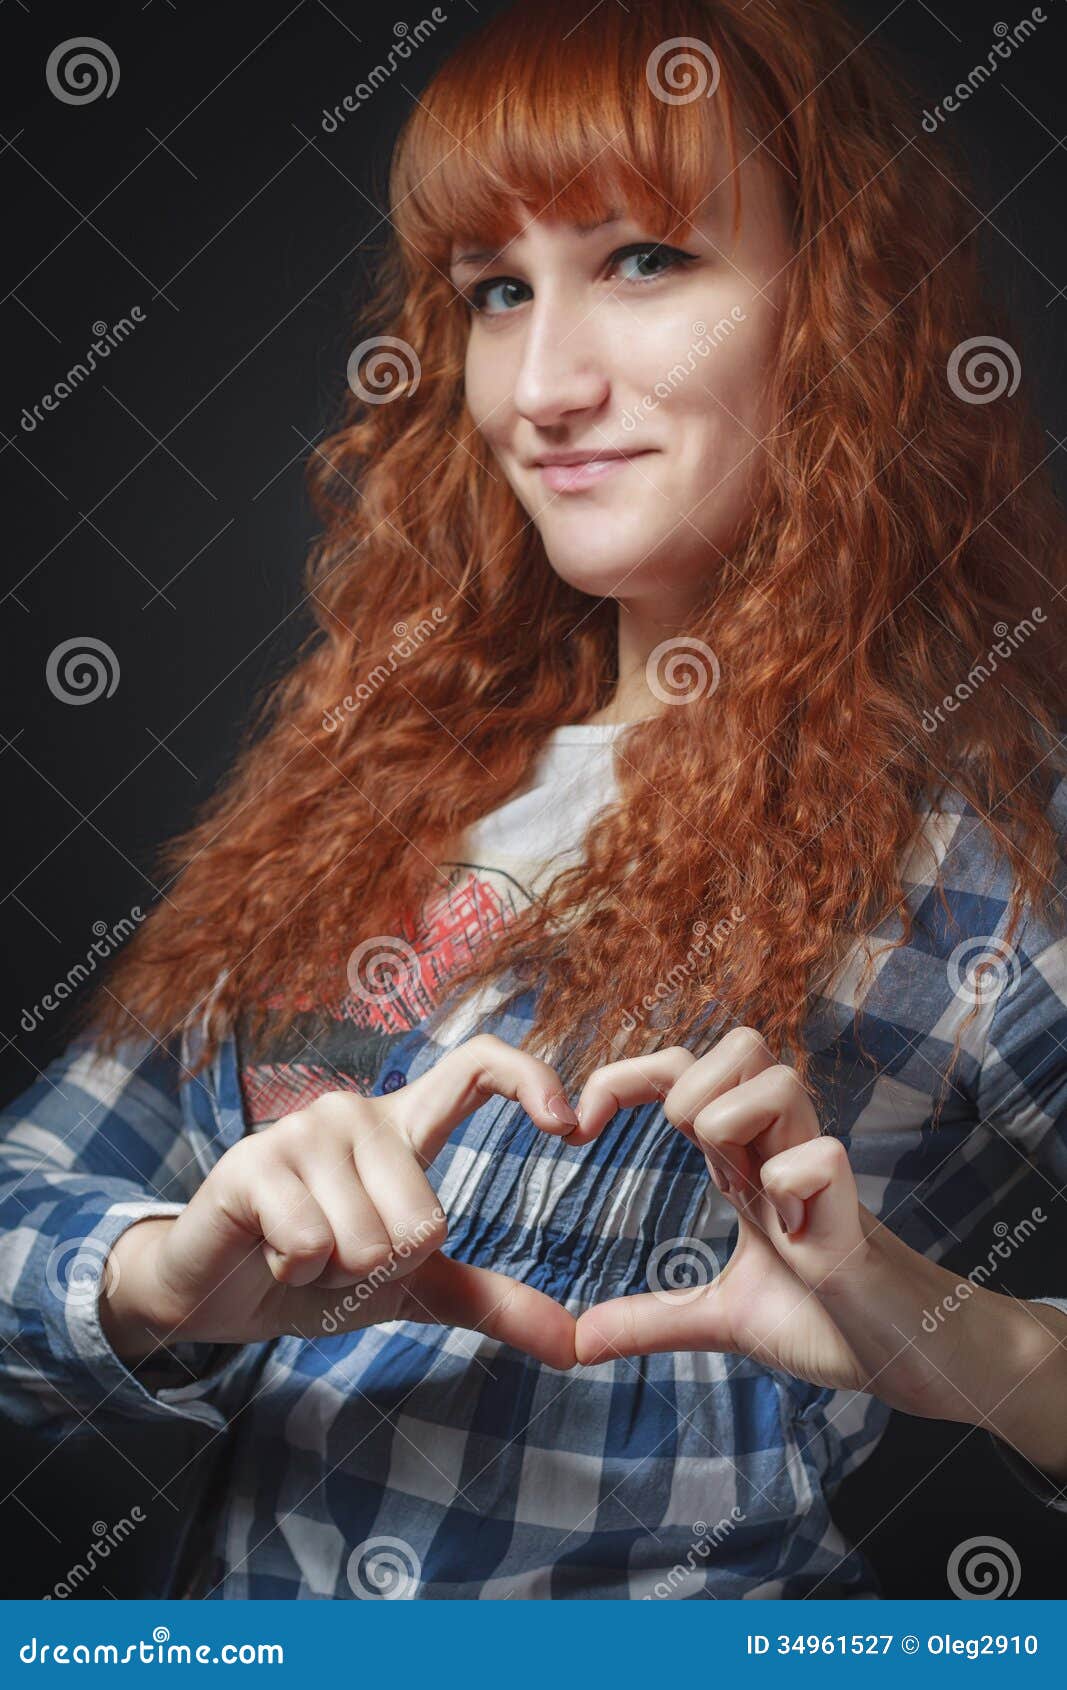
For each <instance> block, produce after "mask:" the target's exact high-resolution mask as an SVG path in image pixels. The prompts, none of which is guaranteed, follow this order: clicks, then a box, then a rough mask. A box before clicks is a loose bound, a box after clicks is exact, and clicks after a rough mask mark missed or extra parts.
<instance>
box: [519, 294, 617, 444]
mask: <svg viewBox="0 0 1067 1690" xmlns="http://www.w3.org/2000/svg"><path fill="white" fill-rule="evenodd" d="M608 392H609V382H608V377H607V371H606V369H605V366H604V360H603V358H602V357H601V354H600V350H599V346H598V341H597V333H596V328H595V326H594V322H593V319H592V317H591V316H590V315H588V314H587V313H583V312H582V311H581V310H580V309H579V308H578V306H577V305H575V306H574V307H573V308H568V307H567V306H566V305H565V304H564V303H563V301H561V300H555V299H552V298H550V297H548V296H547V295H545V294H542V295H541V296H540V298H538V299H537V300H535V302H534V304H533V307H532V310H531V311H530V314H529V318H528V325H527V329H526V338H525V342H524V344H523V348H522V357H521V362H520V364H519V369H518V373H517V376H516V379H515V392H514V403H515V409H516V410H517V411H518V412H519V413H520V415H521V416H524V417H525V418H526V419H527V421H529V422H531V423H534V424H536V425H537V427H539V428H550V427H551V426H552V425H553V424H554V423H560V422H563V421H565V420H567V419H568V418H569V417H570V415H571V413H572V412H586V411H594V412H595V411H598V410H600V409H601V408H602V406H603V405H604V402H605V400H606V399H607V396H608Z"/></svg>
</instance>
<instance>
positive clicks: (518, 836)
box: [237, 722, 628, 1126]
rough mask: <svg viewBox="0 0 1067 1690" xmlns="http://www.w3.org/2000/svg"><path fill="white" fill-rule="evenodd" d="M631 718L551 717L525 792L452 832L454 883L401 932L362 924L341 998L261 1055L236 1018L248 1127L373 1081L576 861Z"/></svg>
mask: <svg viewBox="0 0 1067 1690" xmlns="http://www.w3.org/2000/svg"><path fill="white" fill-rule="evenodd" d="M627 725H628V724H627V723H625V722H618V723H616V722H580V723H568V724H567V725H566V726H564V727H561V728H556V729H555V730H554V731H553V732H552V733H551V734H550V735H549V736H548V738H547V739H546V741H545V743H544V745H543V746H542V748H541V753H540V755H539V757H538V758H537V760H536V762H535V763H534V765H533V767H532V768H531V770H530V778H529V780H528V781H527V782H526V784H525V785H524V787H523V789H522V791H521V792H518V793H514V794H513V795H512V796H511V797H510V798H509V799H507V800H506V802H505V803H503V804H501V805H499V807H498V808H497V809H495V810H492V811H490V812H489V813H488V814H487V815H485V816H482V817H481V818H480V819H479V820H478V821H477V822H475V823H473V824H472V826H470V827H469V828H467V829H466V830H465V832H464V833H463V834H462V835H461V837H460V838H459V840H458V841H453V843H452V847H451V849H450V850H449V852H448V855H447V856H446V857H445V858H444V860H443V861H442V863H441V865H440V866H441V868H442V869H443V870H444V872H445V873H447V875H448V877H449V878H448V882H447V884H442V885H441V886H440V887H439V889H438V890H437V891H435V892H433V893H431V894H430V896H429V897H428V898H427V899H426V901H425V902H424V904H423V906H422V908H421V910H420V911H418V912H417V914H414V915H413V914H411V913H409V914H408V915H407V916H406V917H405V918H404V920H403V921H402V922H400V923H398V928H397V932H396V934H395V935H393V934H387V935H378V936H372V938H371V939H368V938H367V936H365V935H360V939H361V941H363V942H364V943H365V945H366V951H365V954H364V957H363V960H362V961H360V962H359V963H358V964H357V965H356V966H355V967H354V968H353V967H350V970H349V981H350V984H351V985H352V989H351V990H350V991H349V992H348V994H347V995H343V996H342V995H341V993H340V992H339V1001H337V1002H335V1003H332V1004H328V1005H323V1006H322V1008H321V1009H320V1010H316V1011H309V1012H308V1013H306V1014H299V1015H297V1016H295V1017H294V1019H293V1021H292V1023H291V1025H290V1026H288V1027H287V1028H285V1029H283V1030H282V1031H281V1032H280V1033H279V1034H278V1035H277V1036H276V1037H275V1038H274V1040H273V1041H272V1043H271V1045H270V1048H269V1049H267V1050H266V1051H260V1052H257V1053H255V1056H254V1057H253V1056H252V1055H251V1054H246V1052H245V1051H244V1050H243V1049H242V1042H243V1041H242V1036H241V1031H240V1027H239V1028H238V1035H237V1041H238V1061H239V1065H240V1072H241V1084H242V1091H243V1094H244V1106H245V1111H246V1114H247V1116H248V1118H249V1121H250V1122H251V1124H252V1125H253V1126H266V1125H267V1124H268V1123H269V1122H270V1121H274V1120H277V1119H278V1118H279V1117H280V1116H281V1115H285V1114H288V1113H290V1112H291V1111H292V1110H294V1109H298V1108H303V1107H305V1106H306V1105H307V1104H308V1103H310V1102H312V1101H313V1100H314V1098H316V1097H319V1096H321V1095H322V1093H323V1092H325V1091H335V1090H338V1089H350V1090H354V1091H359V1092H362V1093H364V1094H366V1093H367V1092H369V1090H370V1088H371V1087H372V1086H373V1084H374V1082H375V1079H376V1077H377V1075H378V1073H379V1072H380V1071H381V1069H382V1065H383V1063H384V1062H386V1061H387V1059H388V1047H389V1044H390V1043H392V1042H395V1041H396V1040H397V1039H398V1038H399V1037H401V1036H402V1035H403V1034H405V1033H406V1032H408V1031H410V1029H411V1028H413V1027H415V1026H417V1025H418V1024H419V1022H420V1021H422V1020H423V1019H425V1017H426V1015H427V1014H428V1013H429V1012H430V1010H431V1009H432V1008H433V1007H434V1005H435V1004H436V1002H437V1001H438V1000H439V999H440V997H441V996H442V994H443V990H444V987H445V986H446V984H447V981H448V978H449V976H450V975H451V974H452V973H454V972H455V970H456V969H457V968H458V967H460V966H461V965H463V964H464V963H466V962H467V960H468V959H469V957H470V956H471V954H472V953H473V952H474V951H475V950H476V949H477V948H478V946H479V945H480V944H481V943H483V942H484V940H485V939H486V938H488V937H489V936H490V935H491V934H492V933H493V932H496V931H498V930H499V928H500V927H501V926H502V925H503V924H505V923H507V922H509V921H511V920H513V919H514V917H515V916H516V915H517V914H519V913H520V912H521V911H522V910H523V909H525V908H526V906H527V905H528V904H529V903H530V901H531V899H532V898H533V897H534V896H535V895H537V894H538V893H543V892H544V890H545V889H546V887H547V886H548V884H549V882H550V881H551V880H552V879H553V878H554V876H555V875H556V874H558V873H559V871H560V870H561V869H562V868H565V867H568V866H569V865H570V864H571V863H573V862H575V861H578V860H580V858H581V854H582V849H583V841H584V838H585V834H586V832H587V831H588V828H589V825H590V822H591V821H592V819H593V817H594V815H596V814H597V812H598V811H599V810H601V809H602V808H603V807H604V805H606V804H608V803H610V802H611V801H612V799H613V798H614V797H615V796H616V795H617V787H616V782H615V774H614V767H613V763H614V759H613V755H612V747H613V743H614V741H615V739H616V737H617V736H618V735H619V734H620V733H621V732H622V731H623V729H624V728H625V727H626V726H627ZM383 957H385V958H386V959H387V966H386V969H385V971H384V972H383V969H382V966H381V958H383ZM390 968H391V969H392V970H393V973H392V974H390V972H389V969H390ZM342 984H343V983H342ZM496 991H497V988H495V987H494V986H492V985H490V986H489V987H487V988H486V989H485V991H484V992H482V993H477V994H475V995H474V996H473V997H472V998H471V999H469V1000H468V1002H467V1004H466V1005H464V1006H462V1007H461V1010H460V1012H459V1013H460V1015H461V1017H462V1018H463V1023H464V1024H467V1023H470V1024H473V1020H474V1018H475V1017H476V1016H477V1015H478V1014H480V1013H481V1011H482V1010H483V1009H484V1008H486V1007H488V1005H489V1004H490V1003H491V1002H492V1000H493V997H494V995H495V994H496ZM441 1036H442V1037H453V1036H459V1037H462V1036H464V1034H463V1031H462V1028H461V1026H460V1024H459V1023H458V1022H457V1023H456V1024H455V1025H451V1024H449V1023H446V1024H444V1025H443V1026H442V1029H441Z"/></svg>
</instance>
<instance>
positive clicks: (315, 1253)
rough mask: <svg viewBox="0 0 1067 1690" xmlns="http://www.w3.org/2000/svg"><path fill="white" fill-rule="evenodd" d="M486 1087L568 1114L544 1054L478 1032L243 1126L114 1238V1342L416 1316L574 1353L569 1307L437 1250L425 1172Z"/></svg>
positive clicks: (543, 1124)
mask: <svg viewBox="0 0 1067 1690" xmlns="http://www.w3.org/2000/svg"><path fill="white" fill-rule="evenodd" d="M494 1094H496V1095H499V1096H501V1097H511V1098H514V1099H516V1100H517V1101H518V1102H519V1103H521V1104H522V1106H523V1108H524V1109H525V1110H526V1112H527V1114H528V1115H529V1116H530V1118H531V1120H532V1121H533V1122H534V1124H535V1125H536V1126H538V1127H540V1128H541V1129H542V1131H544V1132H547V1133H556V1134H561V1135H562V1134H564V1133H566V1132H567V1131H568V1129H569V1127H570V1126H571V1125H572V1124H573V1122H574V1120H575V1116H574V1113H573V1111H572V1110H571V1108H570V1106H569V1105H568V1103H567V1101H566V1099H565V1097H564V1096H563V1092H562V1088H561V1085H560V1081H559V1078H558V1076H557V1075H556V1074H555V1072H554V1071H553V1070H552V1069H551V1068H550V1067H549V1066H548V1065H547V1063H544V1062H541V1061H539V1060H538V1059H537V1058H535V1057H533V1056H531V1055H529V1054H528V1053H526V1052H523V1051H518V1050H514V1049H513V1048H512V1047H511V1046H510V1045H508V1044H506V1043H505V1042H504V1041H503V1040H502V1039H498V1038H495V1037H494V1036H492V1035H491V1034H481V1035H478V1036H477V1037H475V1038H472V1039H469V1040H468V1041H467V1042H466V1043H465V1044H463V1045H460V1046H458V1047H457V1048H456V1049H455V1050H453V1051H450V1052H449V1054H448V1055H447V1056H445V1057H443V1058H442V1059H441V1061H440V1062H438V1063H436V1064H435V1065H434V1067H433V1068H432V1069H430V1070H428V1071H427V1072H426V1073H425V1074H422V1075H420V1077H419V1078H418V1079H417V1080H414V1081H413V1082H412V1083H411V1084H410V1085H408V1086H405V1087H403V1088H402V1089H401V1090H400V1091H397V1092H392V1093H390V1094H389V1095H388V1096H387V1097H373V1098H368V1097H362V1096H360V1095H358V1094H357V1093H354V1092H348V1091H335V1092H328V1093H326V1094H325V1096H323V1097H320V1098H317V1099H316V1100H315V1102H314V1103H312V1104H310V1105H309V1107H308V1108H306V1109H301V1110H297V1111H296V1112H295V1113H293V1114H290V1115H286V1116H284V1117H283V1118H282V1119H281V1120H279V1121H276V1122H275V1123H274V1124H273V1125H272V1126H269V1127H266V1128H264V1129H262V1130H261V1131H259V1132H256V1133H252V1134H250V1135H248V1136H247V1137H246V1138H243V1139H240V1140H239V1141H238V1142H237V1143H236V1144H235V1145H233V1146H232V1147H231V1148H230V1149H229V1150H227V1151H226V1152H225V1154H224V1155H223V1156H222V1157H220V1159H219V1161H218V1162H217V1163H216V1164H215V1166H214V1167H213V1168H212V1170H211V1172H210V1174H209V1175H208V1176H207V1178H206V1179H205V1180H204V1182H203V1184H202V1185H201V1186H200V1187H199V1188H198V1189H197V1191H196V1192H195V1193H194V1195H193V1197H192V1198H191V1199H190V1201H189V1203H188V1204H187V1205H186V1207H185V1208H184V1209H183V1211H182V1212H181V1214H179V1215H177V1216H175V1217H173V1218H169V1217H167V1218H160V1217H150V1218H148V1219H146V1220H143V1221H139V1222H137V1223H136V1224H135V1225H133V1226H131V1227H129V1228H128V1229H127V1230H126V1232H125V1233H123V1234H122V1236H121V1237H120V1238H119V1239H118V1240H117V1241H116V1244H115V1246H114V1247H113V1249H112V1251H111V1253H110V1257H109V1262H110V1263H111V1265H112V1271H111V1272H105V1274H104V1275H103V1280H104V1282H105V1290H104V1291H103V1292H102V1295H101V1319H102V1321H103V1322H104V1325H105V1331H107V1332H108V1335H109V1337H110V1338H111V1341H112V1343H113V1345H115V1347H116V1348H118V1350H119V1353H120V1354H121V1353H123V1351H124V1350H125V1351H126V1353H130V1354H132V1353H135V1352H137V1351H140V1353H141V1354H148V1353H149V1352H150V1351H151V1350H152V1349H153V1348H154V1347H155V1346H156V1345H158V1344H159V1343H164V1342H167V1341H172V1340H174V1339H200V1340H204V1341H207V1342H214V1343H223V1344H243V1343H252V1342H256V1341H258V1340H261V1339H265V1338H276V1337H280V1336H283V1335H285V1334H291V1333H295V1334H300V1335H305V1336H311V1337H314V1336H321V1335H322V1334H323V1333H324V1332H326V1333H332V1332H337V1331H350V1330H353V1329H355V1328H358V1327H363V1326H370V1325H374V1324H377V1323H378V1322H380V1321H386V1320H418V1321H433V1322H440V1323H442V1324H447V1325H452V1326H467V1327H472V1328H474V1329H476V1330H478V1331H482V1332H485V1333H487V1334H488V1335H489V1336H490V1337H493V1338H498V1339H500V1340H501V1341H502V1342H504V1343H508V1344H514V1345H515V1346H516V1347H518V1348H520V1349H524V1350H527V1351H528V1352H529V1353H530V1354H531V1355H533V1356H536V1357H538V1358H539V1359H540V1360H542V1361H545V1362H547V1363H548V1364H549V1365H550V1366H552V1367H557V1368H561V1369H566V1368H569V1367H572V1366H573V1365H574V1319H573V1317H572V1316H571V1315H570V1314H569V1313H568V1312H567V1311H566V1310H565V1309H564V1308H563V1307H562V1306H561V1305H560V1304H559V1303H557V1302H555V1301H554V1300H553V1299H552V1298H551V1297H547V1296H545V1294H544V1293H543V1292H541V1291H535V1290H534V1289H533V1288H532V1287H530V1286H525V1285H520V1284H519V1283H518V1282H517V1281H515V1280H513V1279H509V1278H507V1277H506V1276H505V1275H503V1274H499V1273H494V1272H492V1271H490V1270H489V1269H486V1268H479V1267H471V1266H469V1265H467V1264H465V1263H463V1262H457V1261H453V1260H452V1259H451V1258H450V1257H448V1256H445V1255H443V1254H442V1253H441V1250H440V1246H441V1244H442V1243H443V1242H444V1240H445V1237H446V1236H447V1230H448V1229H447V1223H446V1220H445V1215H444V1212H443V1210H442V1209H441V1206H440V1204H439V1203H438V1200H437V1195H436V1193H435V1192H434V1190H433V1188H432V1186H431V1185H430V1183H429V1181H428V1180H427V1178H426V1175H425V1172H424V1169H425V1168H426V1167H427V1166H428V1165H429V1164H430V1163H431V1162H432V1161H433V1159H434V1157H435V1156H436V1155H437V1154H438V1152H439V1151H440V1150H441V1148H442V1147H443V1145H444V1144H445V1142H446V1140H447V1139H448V1137H449V1134H450V1133H451V1132H452V1131H453V1129H454V1128H455V1127H456V1126H458V1125H459V1123H460V1122H461V1121H463V1120H464V1119H465V1118H466V1117H467V1116H468V1115H469V1114H471V1112H472V1111H473V1110H474V1109H476V1108H478V1107H479V1105H481V1104H482V1103H484V1102H485V1100H486V1098H487V1097H491V1096H493V1095H494ZM137 1234H141V1238H140V1239H138V1238H137ZM346 1286H347V1287H348V1288H349V1293H350V1294H349V1295H348V1296H347V1297H344V1296H341V1295H339V1293H340V1292H341V1289H342V1287H346Z"/></svg>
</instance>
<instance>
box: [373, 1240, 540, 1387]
mask: <svg viewBox="0 0 1067 1690" xmlns="http://www.w3.org/2000/svg"><path fill="white" fill-rule="evenodd" d="M402 1287H403V1292H404V1303H403V1313H402V1315H401V1316H399V1317H398V1318H400V1319H404V1320H421V1321H432V1322H434V1323H436V1324H437V1325H439V1326H465V1327H468V1328H469V1329H470V1330H471V1331H474V1332H484V1333H485V1334H486V1336H487V1337H489V1338H496V1339H498V1340H499V1341H500V1343H502V1344H511V1345H513V1346H514V1348H515V1349H517V1350H524V1351H525V1352H526V1354H527V1355H531V1356H535V1357H536V1358H537V1360H538V1361H543V1362H546V1363H547V1364H548V1366H549V1367H555V1368H559V1369H560V1370H561V1371H564V1372H565V1371H566V1370H567V1369H569V1368H571V1367H573V1366H574V1316H573V1315H571V1314H569V1313H568V1311H567V1310H566V1309H565V1308H564V1307H563V1305H562V1303H557V1302H556V1301H555V1299H554V1298H552V1297H548V1296H546V1295H545V1293H544V1292H543V1291H536V1290H534V1288H533V1286H532V1285H523V1284H521V1283H520V1282H519V1281H518V1280H517V1279H510V1278H509V1277H508V1275H507V1274H504V1273H496V1272H495V1271H494V1270H493V1269H492V1268H481V1267H472V1266H471V1265H470V1263H468V1262H458V1261H456V1260H455V1259H454V1258H453V1257H452V1256H446V1255H444V1254H443V1252H442V1251H440V1250H435V1251H434V1253H433V1255H431V1256H427V1258H426V1260H425V1261H424V1262H423V1263H421V1265H420V1266H419V1267H417V1268H416V1269H415V1271H414V1272H413V1273H411V1274H409V1275H408V1276H407V1278H406V1279H404V1280H403V1281H402Z"/></svg>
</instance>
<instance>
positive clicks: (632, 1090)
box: [567, 1045, 697, 1144]
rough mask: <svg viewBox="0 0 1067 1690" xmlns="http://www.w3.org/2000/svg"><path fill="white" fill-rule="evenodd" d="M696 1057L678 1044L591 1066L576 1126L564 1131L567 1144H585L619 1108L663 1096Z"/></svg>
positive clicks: (630, 1107)
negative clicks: (570, 1130) (569, 1130)
mask: <svg viewBox="0 0 1067 1690" xmlns="http://www.w3.org/2000/svg"><path fill="white" fill-rule="evenodd" d="M696 1061H697V1058H696V1057H695V1056H694V1055H693V1053H692V1051H689V1050H685V1049H684V1048H683V1046H681V1045H670V1046H668V1048H667V1049H666V1050H654V1051H650V1052H649V1053H648V1054H647V1055H646V1056H628V1057H626V1058H624V1059H623V1061H621V1062H606V1063H605V1064H604V1065H603V1067H601V1068H596V1069H594V1071H593V1073H592V1074H590V1076H589V1078H588V1079H587V1080H586V1082H585V1085H584V1086H583V1087H582V1092H581V1096H580V1097H579V1099H578V1108H577V1114H578V1117H579V1125H578V1126H577V1127H576V1128H575V1130H574V1132H572V1133H568V1134H567V1143H568V1144H588V1143H589V1142H590V1140H592V1139H594V1138H596V1137H597V1135H598V1134H599V1133H601V1132H603V1130H604V1128H605V1127H606V1126H607V1124H608V1122H609V1121H610V1120H611V1118H612V1116H613V1115H615V1114H617V1113H618V1111H619V1110H620V1109H633V1108H635V1107H636V1106H637V1105H638V1104H640V1103H651V1102H652V1100H653V1098H657V1097H660V1098H666V1097H667V1095H668V1094H669V1093H670V1092H671V1091H672V1090H673V1089H674V1088H675V1087H676V1086H677V1084H678V1082H679V1079H680V1077H681V1076H682V1075H683V1074H684V1073H685V1072H686V1070H687V1069H688V1068H690V1067H692V1066H693V1064H694V1063H695V1062H696Z"/></svg>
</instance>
